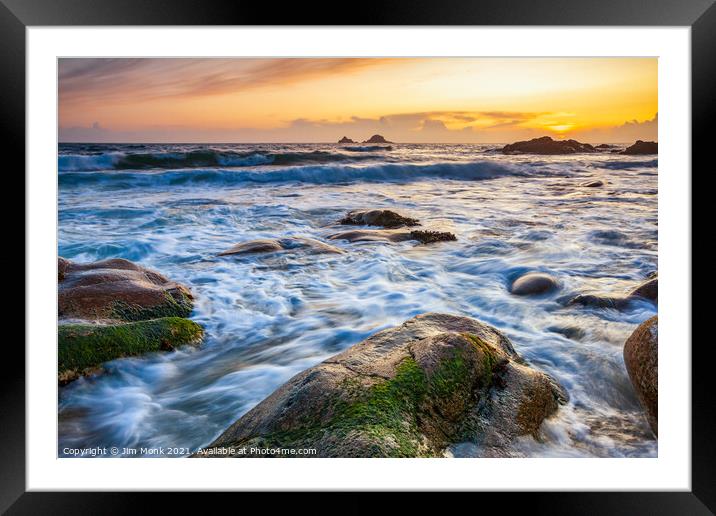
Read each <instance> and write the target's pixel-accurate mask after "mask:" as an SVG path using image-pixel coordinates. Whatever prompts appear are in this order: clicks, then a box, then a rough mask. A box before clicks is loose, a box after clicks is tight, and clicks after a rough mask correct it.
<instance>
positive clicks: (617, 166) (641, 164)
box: [595, 158, 659, 170]
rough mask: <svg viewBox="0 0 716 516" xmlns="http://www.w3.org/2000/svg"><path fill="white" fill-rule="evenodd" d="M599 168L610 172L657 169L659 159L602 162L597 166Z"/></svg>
mask: <svg viewBox="0 0 716 516" xmlns="http://www.w3.org/2000/svg"><path fill="white" fill-rule="evenodd" d="M595 166H596V167H597V168H608V169H610V170H630V169H634V168H657V167H658V166H659V160H658V159H657V158H654V159H650V160H646V161H626V160H625V161H600V162H599V163H597V164H595Z"/></svg>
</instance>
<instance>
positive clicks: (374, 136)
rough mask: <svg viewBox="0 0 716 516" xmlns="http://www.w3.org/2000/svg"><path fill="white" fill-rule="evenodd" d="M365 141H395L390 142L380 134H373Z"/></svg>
mask: <svg viewBox="0 0 716 516" xmlns="http://www.w3.org/2000/svg"><path fill="white" fill-rule="evenodd" d="M363 143H393V142H389V141H388V140H386V139H385V138H383V137H382V136H381V135H379V134H374V135H373V136H371V137H370V138H368V139H367V140H365V141H364V142H363Z"/></svg>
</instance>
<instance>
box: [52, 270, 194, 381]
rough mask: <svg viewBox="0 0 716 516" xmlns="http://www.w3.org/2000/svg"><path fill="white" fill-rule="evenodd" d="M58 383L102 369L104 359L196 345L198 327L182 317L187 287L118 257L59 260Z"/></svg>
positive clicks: (189, 302)
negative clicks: (91, 261) (83, 260)
mask: <svg viewBox="0 0 716 516" xmlns="http://www.w3.org/2000/svg"><path fill="white" fill-rule="evenodd" d="M57 269H58V274H57V276H58V315H59V323H60V324H59V326H58V328H57V340H58V363H57V373H58V378H57V379H58V382H59V384H60V385H64V384H67V383H69V382H71V381H73V380H75V379H77V378H79V377H80V376H83V375H88V374H92V373H95V372H100V371H101V370H102V367H101V365H102V363H104V362H107V361H110V360H114V359H117V358H122V357H128V356H136V355H140V354H142V353H148V352H152V351H167V350H171V349H174V348H176V347H179V346H184V345H187V344H197V343H198V342H199V341H200V340H201V338H202V336H203V333H204V332H203V330H202V328H201V326H199V325H198V324H196V323H195V322H193V321H190V320H189V319H186V317H187V316H188V315H189V314H190V313H191V311H192V308H193V296H192V295H191V293H190V292H189V290H188V289H187V288H186V287H184V286H182V285H180V284H178V283H175V282H173V281H169V280H168V279H167V278H165V277H164V276H162V275H161V274H159V273H158V272H155V271H152V270H149V269H146V268H144V267H141V266H139V265H137V264H135V263H132V262H130V261H128V260H123V259H120V258H115V259H110V260H102V261H99V262H93V263H74V262H71V261H70V260H66V259H64V258H62V257H60V258H58V260H57Z"/></svg>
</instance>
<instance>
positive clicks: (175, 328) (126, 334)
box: [57, 317, 204, 385]
mask: <svg viewBox="0 0 716 516" xmlns="http://www.w3.org/2000/svg"><path fill="white" fill-rule="evenodd" d="M57 332H58V348H57V353H58V356H57V376H58V381H59V383H60V385H64V384H67V383H69V382H71V381H73V380H76V379H77V378H79V377H80V376H82V375H86V374H91V373H94V372H98V371H99V370H100V366H101V365H102V363H103V362H107V361H110V360H114V359H117V358H121V357H128V356H135V355H141V354H143V353H149V352H152V351H169V350H172V349H174V348H176V347H179V346H183V345H196V344H198V343H199V342H201V338H202V336H203V334H204V331H203V329H202V328H201V326H199V325H198V324H196V323H195V322H194V321H190V320H189V319H183V318H181V317H162V318H160V319H150V320H147V321H135V322H127V323H116V324H85V323H83V324H60V325H59V326H58V328H57Z"/></svg>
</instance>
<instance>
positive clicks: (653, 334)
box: [624, 316, 659, 435]
mask: <svg viewBox="0 0 716 516" xmlns="http://www.w3.org/2000/svg"><path fill="white" fill-rule="evenodd" d="M658 322H659V321H658V317H657V316H654V317H652V318H651V319H648V320H646V321H644V322H643V323H642V324H640V325H639V327H638V328H637V329H636V330H634V333H632V334H631V336H630V337H629V338H628V339H627V341H626V343H625V344H624V363H625V364H626V368H627V372H628V373H629V379H630V380H631V383H632V385H633V386H634V390H636V393H637V396H638V397H639V401H640V402H641V404H642V406H643V407H644V410H646V415H647V419H648V421H649V425H650V426H651V429H652V430H653V431H654V434H655V435H658V433H659V432H658V430H659V384H658V381H659V367H658V365H659V329H658Z"/></svg>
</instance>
